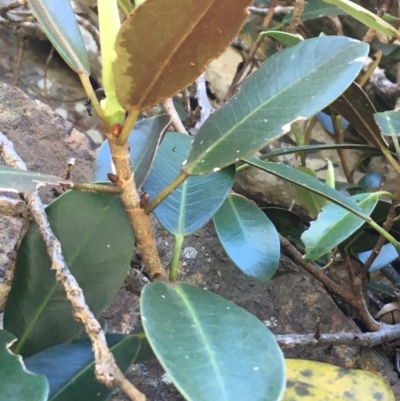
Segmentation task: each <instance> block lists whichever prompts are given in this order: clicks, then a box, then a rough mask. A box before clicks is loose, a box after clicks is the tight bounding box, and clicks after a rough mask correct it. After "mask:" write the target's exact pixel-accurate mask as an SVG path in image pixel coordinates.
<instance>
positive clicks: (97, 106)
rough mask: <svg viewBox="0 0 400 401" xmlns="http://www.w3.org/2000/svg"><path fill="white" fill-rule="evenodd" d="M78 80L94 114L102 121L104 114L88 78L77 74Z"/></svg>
mask: <svg viewBox="0 0 400 401" xmlns="http://www.w3.org/2000/svg"><path fill="white" fill-rule="evenodd" d="M78 75H79V78H80V80H81V82H82V85H83V88H84V89H85V92H86V94H87V96H88V98H89V99H90V102H91V104H92V106H93V108H94V110H95V112H96V114H97V115H98V116H99V118H101V119H102V120H103V119H104V113H103V110H102V109H101V106H100V103H99V101H98V99H97V96H96V94H95V92H94V89H93V86H92V84H91V83H90V79H89V76H88V75H86V74H78Z"/></svg>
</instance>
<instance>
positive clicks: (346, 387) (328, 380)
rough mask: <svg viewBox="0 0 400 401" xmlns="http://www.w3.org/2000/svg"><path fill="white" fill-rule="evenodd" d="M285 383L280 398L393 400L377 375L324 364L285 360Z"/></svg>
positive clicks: (299, 400) (303, 400)
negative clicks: (284, 388) (283, 391)
mask: <svg viewBox="0 0 400 401" xmlns="http://www.w3.org/2000/svg"><path fill="white" fill-rule="evenodd" d="M285 363H286V371H287V384H286V390H285V394H284V396H283V398H282V401H295V400H296V401H325V400H331V401H353V400H363V401H376V400H380V401H395V398H394V394H393V391H392V389H391V388H390V386H389V384H388V383H387V382H386V381H385V380H384V379H383V378H382V377H379V376H378V375H375V374H373V373H371V372H366V371H363V370H355V369H343V368H340V367H338V366H334V365H329V364H327V363H321V362H312V361H305V360H301V359H285Z"/></svg>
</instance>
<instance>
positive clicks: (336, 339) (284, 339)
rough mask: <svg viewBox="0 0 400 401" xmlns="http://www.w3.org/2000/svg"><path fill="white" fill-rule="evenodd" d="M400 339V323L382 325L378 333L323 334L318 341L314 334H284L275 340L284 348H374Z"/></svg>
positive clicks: (277, 336)
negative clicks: (310, 346)
mask: <svg viewBox="0 0 400 401" xmlns="http://www.w3.org/2000/svg"><path fill="white" fill-rule="evenodd" d="M399 337H400V323H397V324H394V325H389V324H384V323H381V325H380V328H379V330H378V331H374V332H372V333H347V332H339V333H332V334H321V336H320V338H319V339H318V340H317V339H316V338H315V335H314V334H282V335H276V336H275V338H276V340H277V341H278V343H279V345H280V346H281V347H282V348H292V347H295V346H299V345H300V346H306V345H313V346H326V345H349V346H364V347H374V346H376V345H381V344H384V343H388V342H390V341H394V340H397V339H398V338H399Z"/></svg>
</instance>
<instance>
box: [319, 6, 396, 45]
mask: <svg viewBox="0 0 400 401" xmlns="http://www.w3.org/2000/svg"><path fill="white" fill-rule="evenodd" d="M324 1H325V2H326V3H329V4H334V5H335V6H337V7H339V8H340V9H342V10H343V11H346V12H347V13H348V14H349V15H351V16H352V17H353V18H355V19H356V20H358V21H360V22H362V23H363V24H365V25H366V26H367V27H368V28H372V29H374V30H376V31H378V32H381V33H383V34H384V35H386V36H389V37H392V36H395V37H396V38H400V32H399V31H398V30H397V29H396V28H394V27H393V26H392V25H390V24H388V23H387V22H386V21H384V20H383V19H382V18H380V17H378V16H377V15H376V14H374V13H372V12H371V11H368V10H367V9H365V8H364V7H361V6H360V5H358V4H356V3H353V2H352V1H350V0H324Z"/></svg>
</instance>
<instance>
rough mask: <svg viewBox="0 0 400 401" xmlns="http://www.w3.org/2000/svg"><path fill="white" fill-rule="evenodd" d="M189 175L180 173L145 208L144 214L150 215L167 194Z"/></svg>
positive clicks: (183, 172)
mask: <svg viewBox="0 0 400 401" xmlns="http://www.w3.org/2000/svg"><path fill="white" fill-rule="evenodd" d="M188 177H189V174H188V173H186V172H185V171H181V172H180V173H179V175H178V176H177V177H176V178H175V179H174V180H173V181H171V182H170V183H169V184H168V185H167V186H166V187H165V188H164V189H163V190H162V191H161V192H160V193H159V194H158V195H157V196H156V197H155V198H154V199H153V200H152V201H151V202H150V203H149V204H148V205H147V207H146V209H145V213H146V214H150V213H151V212H152V211H153V210H154V209H155V208H156V207H157V206H158V205H159V204H160V203H161V202H162V201H163V200H164V199H165V198H166V197H167V196H168V195H169V194H171V193H172V192H173V191H175V189H176V188H178V187H179V185H181V184H182V183H183V182H184V181H185V180H186V179H187V178H188Z"/></svg>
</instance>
